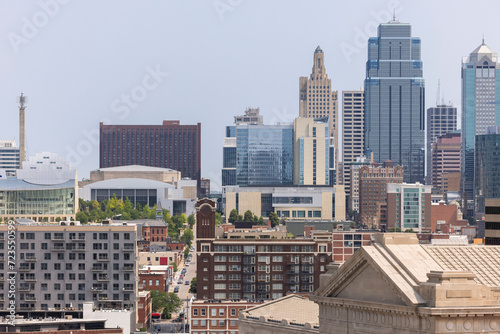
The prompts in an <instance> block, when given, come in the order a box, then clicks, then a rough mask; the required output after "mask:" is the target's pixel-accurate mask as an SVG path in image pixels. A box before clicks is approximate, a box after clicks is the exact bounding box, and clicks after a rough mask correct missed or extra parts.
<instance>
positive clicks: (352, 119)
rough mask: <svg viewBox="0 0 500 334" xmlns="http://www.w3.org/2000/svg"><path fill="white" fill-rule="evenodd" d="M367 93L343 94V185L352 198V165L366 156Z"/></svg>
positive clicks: (346, 92)
mask: <svg viewBox="0 0 500 334" xmlns="http://www.w3.org/2000/svg"><path fill="white" fill-rule="evenodd" d="M364 129H365V92H364V90H354V91H343V92H342V165H343V167H342V175H339V177H338V179H339V180H340V178H342V184H343V185H344V187H345V193H346V196H351V179H350V174H351V171H350V167H351V165H350V163H351V162H355V161H356V158H358V157H361V156H363V155H364V145H365V144H364V136H365V134H364Z"/></svg>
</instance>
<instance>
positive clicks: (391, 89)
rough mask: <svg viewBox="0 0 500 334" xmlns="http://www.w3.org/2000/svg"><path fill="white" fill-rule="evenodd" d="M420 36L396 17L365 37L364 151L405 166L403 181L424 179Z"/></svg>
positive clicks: (423, 95)
mask: <svg viewBox="0 0 500 334" xmlns="http://www.w3.org/2000/svg"><path fill="white" fill-rule="evenodd" d="M422 75H423V64H422V61H421V60H420V38H418V37H411V25H410V24H409V23H400V22H398V21H396V20H393V21H390V22H388V23H383V24H381V25H379V27H378V37H372V38H370V39H369V40H368V61H367V62H366V80H365V151H368V152H373V154H374V159H375V161H377V162H381V163H382V162H384V161H386V160H392V161H393V162H394V163H395V164H397V165H402V166H403V167H404V181H405V182H411V183H413V182H422V183H423V182H424V161H425V145H424V141H425V83H424V78H423V76H422Z"/></svg>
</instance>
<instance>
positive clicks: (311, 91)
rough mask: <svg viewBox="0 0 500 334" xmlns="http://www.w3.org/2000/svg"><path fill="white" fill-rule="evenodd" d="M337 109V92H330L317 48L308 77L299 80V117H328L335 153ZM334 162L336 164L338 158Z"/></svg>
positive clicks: (330, 88)
mask: <svg viewBox="0 0 500 334" xmlns="http://www.w3.org/2000/svg"><path fill="white" fill-rule="evenodd" d="M338 107H339V105H338V91H333V90H332V80H331V79H328V76H327V75H326V69H325V57H324V53H323V50H321V48H320V47H319V46H318V47H317V48H316V50H315V51H314V64H313V68H312V73H311V75H310V77H309V78H308V77H300V79H299V116H300V117H310V118H320V117H328V118H329V122H330V135H331V136H332V137H334V138H335V151H336V152H337V151H338V140H339V135H338V130H339V112H338ZM335 161H336V162H338V156H337V157H336V159H335ZM335 165H337V164H335Z"/></svg>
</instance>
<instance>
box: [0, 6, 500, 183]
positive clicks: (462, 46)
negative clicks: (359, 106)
mask: <svg viewBox="0 0 500 334" xmlns="http://www.w3.org/2000/svg"><path fill="white" fill-rule="evenodd" d="M473 5H474V3H473V2H471V1H427V0H425V1H422V0H420V1H416V0H413V1H403V0H400V1H398V0H390V1H373V0H370V1H313V0H308V1H291V0H283V1H264V0H252V1H250V0H215V1H214V0H207V1H197V0H192V1H180V0H179V1H173V0H172V1H170V0H148V1H145V0H135V1H132V0H113V1H112V0H99V1H96V0H95V1H94V0H85V1H83V0H72V1H69V0H64V1H63V0H40V1H28V0H23V1H19V0H0V13H2V14H1V16H2V19H1V20H0V36H1V38H0V50H1V57H2V62H1V63H2V64H3V68H2V71H1V73H2V74H1V75H0V110H1V118H0V139H16V141H18V108H17V104H16V97H17V96H18V95H19V94H20V92H24V93H25V94H26V95H27V96H28V97H29V99H30V100H29V104H28V108H27V112H26V128H27V150H28V152H27V154H28V155H34V154H35V153H37V152H41V151H51V152H55V153H58V154H60V155H63V156H67V157H68V159H69V160H70V162H71V163H72V166H73V167H74V168H76V169H77V170H78V175H79V178H82V177H88V176H89V171H90V170H92V169H96V168H98V167H99V166H98V163H99V149H98V144H97V143H98V138H97V133H98V132H97V131H98V126H99V122H100V121H105V123H106V124H161V122H162V120H163V119H178V120H180V121H181V124H194V123H197V122H201V124H202V176H204V177H208V178H211V179H212V182H213V183H212V184H213V187H214V188H217V185H218V184H219V183H220V169H221V166H222V143H223V137H224V127H225V126H226V125H230V124H232V122H233V116H234V115H237V114H241V113H243V111H244V110H245V108H246V107H249V106H252V107H260V108H261V113H262V114H263V115H264V122H265V123H266V124H269V123H275V122H276V121H291V120H293V118H294V117H296V116H297V115H298V83H299V77H300V76H308V75H309V74H310V72H311V68H312V59H313V52H314V49H315V48H316V46H318V45H320V46H321V48H322V49H323V51H324V52H325V65H326V69H327V73H328V75H329V77H330V78H331V79H332V86H333V87H334V89H337V90H338V91H339V96H340V92H341V91H342V90H350V89H359V88H360V87H362V86H363V80H364V77H365V70H364V69H365V62H366V42H367V37H368V36H370V37H371V36H375V35H376V33H375V31H376V30H375V29H376V26H377V25H378V23H380V22H386V21H388V17H389V16H390V15H392V11H393V8H395V9H396V16H397V18H398V19H399V20H400V21H401V22H409V23H411V24H412V26H413V36H417V37H420V38H421V39H422V60H423V63H424V77H425V79H426V92H427V94H426V95H427V96H426V102H427V103H426V107H431V106H434V105H435V103H436V89H437V81H438V78H440V79H441V90H442V91H444V96H445V101H446V102H448V101H452V103H453V104H454V105H455V106H457V107H459V110H460V63H461V57H462V56H466V55H468V54H469V53H470V52H471V51H472V50H474V49H475V48H476V47H477V46H478V45H479V44H481V38H482V35H483V33H484V35H485V41H486V44H488V45H489V46H490V47H491V48H492V49H493V50H497V51H498V50H500V36H499V33H498V31H499V29H498V13H499V9H500V2H498V1H483V2H481V5H480V9H477V8H475V6H473ZM389 13H390V14H389ZM151 73H154V75H151ZM167 73H168V74H167ZM127 95H128V96H132V95H133V96H134V97H132V98H130V99H129V100H127V97H126V96H127Z"/></svg>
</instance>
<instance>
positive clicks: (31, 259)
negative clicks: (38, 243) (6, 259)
mask: <svg viewBox="0 0 500 334" xmlns="http://www.w3.org/2000/svg"><path fill="white" fill-rule="evenodd" d="M24 261H26V262H36V261H37V260H36V256H34V255H31V256H26V258H25V259H24Z"/></svg>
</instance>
